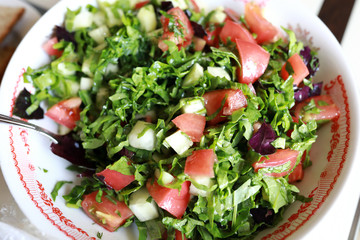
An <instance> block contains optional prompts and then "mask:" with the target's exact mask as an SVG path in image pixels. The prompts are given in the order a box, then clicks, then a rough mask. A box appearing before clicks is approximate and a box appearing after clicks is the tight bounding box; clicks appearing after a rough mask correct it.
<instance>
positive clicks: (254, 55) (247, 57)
mask: <svg viewBox="0 0 360 240" xmlns="http://www.w3.org/2000/svg"><path fill="white" fill-rule="evenodd" d="M236 47H237V49H238V51H239V55H240V63H241V66H242V67H241V70H239V71H238V79H239V82H241V83H245V84H249V83H254V82H255V81H256V80H258V79H259V77H261V75H263V74H264V72H265V70H266V68H267V66H268V64H269V60H270V53H268V52H267V51H266V50H265V49H263V48H262V47H260V46H259V45H257V44H256V43H251V42H246V41H241V40H240V39H236Z"/></svg>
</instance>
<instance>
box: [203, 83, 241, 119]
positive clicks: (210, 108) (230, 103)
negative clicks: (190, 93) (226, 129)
mask: <svg viewBox="0 0 360 240" xmlns="http://www.w3.org/2000/svg"><path fill="white" fill-rule="evenodd" d="M226 96H227V98H226V100H225V104H224V106H223V108H222V109H221V110H220V112H219V114H218V115H217V116H216V117H215V118H214V119H212V120H210V121H208V123H209V124H210V125H215V124H217V123H219V122H222V121H225V120H226V119H227V118H226V117H224V116H229V115H231V114H232V113H233V112H234V111H236V110H239V109H240V108H243V107H246V106H247V100H246V97H245V95H244V94H243V92H242V91H241V90H240V89H236V90H235V89H219V90H214V91H210V92H206V93H205V94H204V95H203V98H204V103H205V108H206V112H207V115H208V116H210V115H212V114H214V113H215V112H216V111H217V110H218V109H219V108H220V107H221V102H222V100H223V99H224V98H225V97H226Z"/></svg>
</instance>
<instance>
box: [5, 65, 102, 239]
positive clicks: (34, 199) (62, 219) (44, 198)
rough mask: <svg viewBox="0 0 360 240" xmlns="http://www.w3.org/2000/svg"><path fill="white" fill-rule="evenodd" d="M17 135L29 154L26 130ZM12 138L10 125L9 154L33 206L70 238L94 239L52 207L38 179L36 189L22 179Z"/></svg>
mask: <svg viewBox="0 0 360 240" xmlns="http://www.w3.org/2000/svg"><path fill="white" fill-rule="evenodd" d="M24 72H25V69H24V68H23V69H22V70H21V74H20V75H19V77H18V80H17V82H16V84H15V87H14V92H13V96H12V101H11V106H10V113H9V115H10V116H13V110H14V106H15V101H16V94H17V93H18V88H19V84H20V82H21V81H22V79H23V74H24ZM19 137H20V139H21V140H22V141H23V142H24V144H25V145H24V147H25V148H26V154H29V152H30V146H29V144H28V143H27V139H26V137H27V132H26V130H22V131H20V133H19ZM13 138H14V133H13V127H12V126H10V127H9V141H10V142H9V143H10V151H11V154H12V156H13V161H14V166H15V168H16V171H17V174H18V176H19V179H20V182H21V183H22V184H23V186H24V189H25V191H26V193H27V194H28V196H29V197H30V199H31V201H32V202H33V203H34V204H35V206H36V207H37V208H38V209H39V210H40V212H41V213H42V214H43V215H44V217H45V218H46V219H47V220H49V221H50V222H51V224H52V225H54V226H55V227H56V228H57V229H59V231H61V232H63V233H64V234H65V235H66V236H68V237H69V238H70V239H74V240H77V239H84V237H85V239H91V240H95V239H96V238H95V237H89V234H88V233H87V232H85V231H84V230H82V229H81V228H78V227H76V226H75V224H73V222H72V221H71V220H70V219H68V218H66V217H65V216H64V215H63V213H62V212H61V210H60V209H59V208H57V207H54V203H53V201H52V199H51V198H50V197H48V195H47V194H46V193H45V189H44V187H43V185H42V184H41V183H40V182H39V181H38V180H36V183H37V186H38V190H37V189H36V188H35V186H32V185H31V183H29V184H30V185H31V186H30V187H29V186H28V182H27V181H26V180H25V179H24V175H23V172H22V170H23V169H22V168H21V167H20V166H19V163H20V162H19V161H18V156H17V154H16V151H15V146H14V140H13ZM21 160H24V159H21ZM28 169H29V170H30V171H31V172H34V166H33V165H32V164H31V163H29V165H28ZM24 171H25V170H24ZM31 190H33V191H34V190H35V191H36V193H37V194H39V196H40V199H39V200H38V199H37V198H38V196H34V195H33V193H32V192H31ZM39 190H40V191H39ZM43 204H44V205H45V206H47V207H50V209H51V210H52V213H53V214H55V215H57V216H58V218H59V220H60V222H61V223H63V224H65V225H66V226H67V227H69V228H71V229H74V230H76V231H77V232H78V233H74V232H69V231H68V230H67V229H63V227H62V226H60V224H59V223H57V222H56V221H55V220H54V218H53V217H50V216H49V213H48V211H46V210H45V209H44V207H43V206H41V205H43Z"/></svg>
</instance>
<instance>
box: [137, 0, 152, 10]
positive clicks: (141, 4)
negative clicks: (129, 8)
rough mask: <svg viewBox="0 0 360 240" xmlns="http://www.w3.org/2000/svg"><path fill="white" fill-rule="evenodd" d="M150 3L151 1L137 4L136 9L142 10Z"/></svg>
mask: <svg viewBox="0 0 360 240" xmlns="http://www.w3.org/2000/svg"><path fill="white" fill-rule="evenodd" d="M148 3H150V1H143V2H138V3H137V4H135V9H140V8H142V7H143V6H145V5H146V4H148Z"/></svg>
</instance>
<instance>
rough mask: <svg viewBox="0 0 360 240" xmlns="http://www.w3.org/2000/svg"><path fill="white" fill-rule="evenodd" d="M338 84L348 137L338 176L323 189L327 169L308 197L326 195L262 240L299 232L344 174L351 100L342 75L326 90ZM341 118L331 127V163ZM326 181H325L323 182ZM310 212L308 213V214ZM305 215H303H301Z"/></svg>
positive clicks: (298, 212) (329, 92)
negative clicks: (342, 173)
mask: <svg viewBox="0 0 360 240" xmlns="http://www.w3.org/2000/svg"><path fill="white" fill-rule="evenodd" d="M336 84H339V85H340V89H341V94H342V95H341V97H342V98H343V101H344V102H343V103H344V105H345V108H344V111H345V125H346V130H345V131H346V135H345V143H344V149H343V152H342V155H341V161H340V162H339V164H338V165H336V169H337V170H336V175H335V176H334V177H333V179H332V180H331V182H330V184H329V187H328V188H327V189H323V187H322V186H321V183H322V181H324V182H325V181H328V180H330V179H326V176H327V168H326V169H325V170H324V171H323V172H322V173H321V175H320V181H319V183H318V187H316V188H315V189H314V190H313V191H312V192H311V193H310V195H309V196H308V197H316V195H317V194H316V193H317V192H323V191H325V193H324V194H321V193H320V194H321V195H320V196H321V197H320V199H314V200H315V202H314V200H313V202H308V203H303V204H302V205H301V206H300V208H299V209H298V211H297V213H294V214H292V215H291V216H290V217H289V218H288V221H287V222H286V223H284V224H282V225H281V226H278V227H277V229H276V230H275V231H273V232H272V233H270V234H268V235H266V236H264V237H263V238H262V239H263V240H265V239H286V238H287V237H289V236H291V235H292V234H293V233H294V232H295V231H297V230H298V229H299V228H300V227H302V226H303V225H304V224H305V223H306V222H307V221H308V220H309V219H310V218H311V217H312V216H313V215H314V214H315V213H316V212H317V210H318V209H319V208H320V207H321V206H322V204H323V203H324V202H325V200H326V199H327V198H328V197H329V195H330V193H331V191H332V190H333V189H334V186H335V184H336V182H337V180H338V178H339V176H340V173H341V172H342V169H343V168H344V164H345V161H346V156H347V153H348V151H349V142H350V107H349V99H348V96H347V94H346V89H345V84H344V82H343V79H342V77H341V75H339V76H337V78H336V79H335V80H333V81H330V83H329V84H327V85H326V86H324V90H325V91H326V93H327V94H331V90H332V89H333V88H334V86H335V85H336ZM339 127H340V124H339V118H337V119H335V120H334V121H333V124H332V126H331V132H332V133H333V134H332V138H331V140H330V146H331V150H330V151H329V152H328V155H327V160H328V162H330V161H331V160H332V157H333V154H334V150H335V149H336V147H337V146H338V144H339V143H340V137H341V135H340V133H339ZM323 179H324V180H323ZM306 212H308V213H306ZM301 213H303V215H301Z"/></svg>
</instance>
